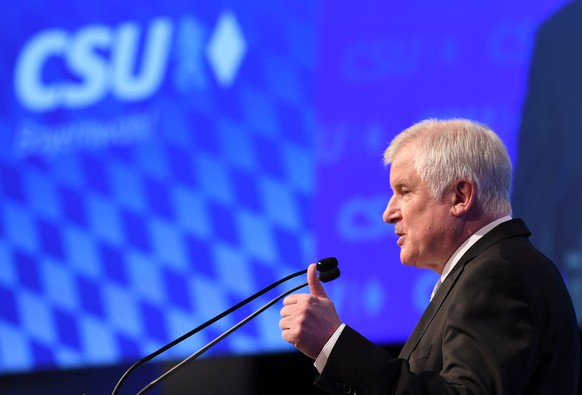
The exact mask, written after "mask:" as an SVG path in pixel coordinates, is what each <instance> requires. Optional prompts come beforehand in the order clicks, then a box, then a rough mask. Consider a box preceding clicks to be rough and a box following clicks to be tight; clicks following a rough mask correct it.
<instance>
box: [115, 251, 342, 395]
mask: <svg viewBox="0 0 582 395" xmlns="http://www.w3.org/2000/svg"><path fill="white" fill-rule="evenodd" d="M317 271H319V280H320V281H321V282H324V283H326V282H329V281H333V280H335V279H336V278H338V277H339V276H340V271H339V268H338V261H337V259H336V258H335V257H328V258H323V259H321V260H319V261H318V262H317ZM305 273H307V269H304V270H300V271H298V272H295V273H293V274H291V275H289V276H287V277H284V278H282V279H281V280H279V281H276V282H274V283H273V284H271V285H269V286H267V287H265V288H263V289H262V290H260V291H259V292H257V293H255V294H254V295H251V296H249V297H248V298H246V299H245V300H243V301H241V302H239V303H237V304H236V305H234V306H232V307H231V308H229V309H227V310H225V311H223V312H222V313H220V314H218V315H216V316H215V317H213V318H211V319H210V320H208V321H206V322H205V323H203V324H201V325H199V326H197V327H196V328H194V329H192V330H191V331H189V332H187V333H185V334H184V335H182V336H180V337H179V338H177V339H175V340H173V341H171V342H170V343H168V344H166V345H165V346H163V347H161V348H159V349H158V350H156V351H154V352H153V353H151V354H149V355H147V356H145V357H144V358H142V359H140V360H139V361H137V362H136V363H135V364H133V365H132V366H131V367H130V368H129V369H127V371H126V372H125V373H124V374H123V376H121V378H120V379H119V381H118V382H117V385H116V386H115V388H114V389H113V392H112V394H111V395H116V394H117V393H118V392H119V389H120V388H121V385H122V384H123V382H124V381H125V380H126V379H127V377H128V376H129V375H130V374H131V373H132V372H133V371H135V370H136V369H137V368H138V367H140V366H141V365H143V364H145V363H146V362H148V361H150V360H151V359H153V358H155V357H157V356H158V355H160V354H162V353H164V352H165V351H167V350H169V349H170V348H172V347H174V346H175V345H177V344H179V343H181V342H182V341H184V340H186V339H188V338H189V337H190V336H192V335H194V334H196V333H198V332H199V331H201V330H202V329H204V328H206V327H208V326H210V325H212V324H213V323H215V322H216V321H218V320H220V319H221V318H224V317H225V316H227V315H229V314H231V313H232V312H234V311H236V310H237V309H239V308H241V307H243V306H245V305H246V304H248V303H250V302H252V301H253V300H255V299H256V298H258V297H259V296H261V295H263V294H265V293H266V292H268V291H270V290H271V289H273V288H275V287H276V286H278V285H280V284H283V283H284V282H286V281H289V280H291V279H293V278H295V277H297V276H300V275H302V274H305ZM307 285H308V283H307V282H306V283H304V284H301V285H299V286H296V287H294V288H293V289H291V290H289V291H287V292H285V293H283V294H281V295H279V296H278V297H276V298H275V299H273V300H271V301H270V302H269V303H267V304H266V305H264V306H263V307H261V308H260V309H259V310H257V311H255V312H254V313H252V314H251V315H249V316H248V317H247V318H245V319H243V320H242V321H240V322H239V323H238V324H236V325H235V326H233V327H232V328H230V329H229V330H228V331H226V332H224V333H223V334H222V335H220V336H219V337H217V338H216V339H214V340H213V341H211V342H210V343H208V344H207V345H206V346H204V347H202V348H201V349H200V350H198V351H197V352H196V353H194V354H192V355H190V356H189V357H188V358H186V359H184V360H183V361H182V362H180V363H178V364H177V365H175V366H174V367H173V368H172V369H170V370H168V371H167V372H166V373H164V374H163V375H161V376H160V377H158V378H157V379H156V380H154V381H152V382H151V383H149V384H148V385H147V386H146V387H144V388H143V389H142V390H141V391H140V392H139V393H138V394H137V395H141V394H143V393H145V392H146V391H148V390H150V389H151V388H153V387H154V386H155V385H156V384H158V383H160V382H161V381H163V380H165V379H166V378H167V377H169V376H170V375H171V374H173V373H174V372H176V371H177V370H178V369H180V368H182V367H183V366H185V365H186V364H187V363H188V362H190V361H192V360H194V359H196V358H198V357H199V356H200V355H202V354H203V353H204V352H206V351H208V350H209V349H210V348H211V347H213V346H214V345H215V344H216V343H218V342H219V341H221V340H222V339H224V338H225V337H226V336H228V335H230V334H231V333H232V332H234V331H235V330H237V329H238V328H240V327H241V326H243V325H244V324H246V323H247V322H248V321H250V320H251V319H253V318H254V317H256V316H257V315H259V314H260V313H262V312H263V311H265V310H266V309H268V308H269V307H271V306H272V305H273V304H275V303H277V302H278V301H279V300H281V299H283V298H284V297H285V296H287V295H289V294H291V293H293V292H295V291H297V290H299V289H301V288H303V287H305V286H307Z"/></svg>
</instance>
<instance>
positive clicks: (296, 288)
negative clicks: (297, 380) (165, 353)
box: [137, 283, 308, 395]
mask: <svg viewBox="0 0 582 395" xmlns="http://www.w3.org/2000/svg"><path fill="white" fill-rule="evenodd" d="M307 285H308V283H304V284H301V285H298V286H296V287H295V288H292V289H290V290H289V291H287V292H285V293H283V294H281V295H279V296H277V297H276V298H275V299H273V300H271V301H270V302H269V303H267V304H265V305H264V306H263V307H261V308H260V309H258V310H257V311H255V312H254V313H252V314H251V315H249V316H248V317H246V318H245V319H243V320H241V321H240V322H239V323H238V324H236V325H235V326H233V327H232V328H230V329H229V330H227V331H226V332H224V333H223V334H221V335H220V336H218V337H217V338H215V339H214V340H212V341H211V342H210V343H208V344H207V345H205V346H204V347H202V348H201V349H200V350H198V351H196V352H195V353H194V354H192V355H190V356H189V357H188V358H186V359H184V360H183V361H182V362H180V363H178V364H177V365H175V366H174V367H172V368H171V369H170V370H168V371H167V372H166V373H164V374H162V375H161V376H160V377H158V378H157V379H155V380H154V381H152V382H151V383H149V384H148V385H146V386H145V387H144V388H142V389H141V391H139V392H138V393H137V395H143V394H144V393H145V392H146V391H149V390H150V389H152V388H153V387H154V386H155V385H157V384H159V383H161V382H162V381H163V380H165V379H167V378H168V377H169V376H170V375H171V374H173V373H175V372H177V371H178V370H179V369H181V368H183V367H184V366H185V365H186V364H187V363H188V362H190V361H192V360H194V359H196V358H198V357H199V356H200V355H202V354H204V353H205V352H206V351H208V350H209V349H210V348H211V347H213V346H214V345H215V344H216V343H218V342H219V341H221V340H222V339H224V338H225V337H227V336H228V335H230V334H231V333H232V332H234V331H235V330H237V329H238V328H240V327H241V326H243V325H244V324H246V323H247V322H249V321H250V320H251V319H253V318H254V317H256V316H257V315H259V314H260V313H262V312H263V311H265V310H266V309H268V308H269V307H271V306H272V305H273V304H275V303H277V302H278V301H279V300H281V299H283V298H284V297H285V296H287V295H289V294H291V293H293V292H295V291H297V290H299V289H301V288H303V287H305V286H307Z"/></svg>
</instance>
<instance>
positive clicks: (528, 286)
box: [279, 119, 580, 395]
mask: <svg viewBox="0 0 582 395" xmlns="http://www.w3.org/2000/svg"><path fill="white" fill-rule="evenodd" d="M384 162H385V164H386V165H390V186H391V188H392V190H393V195H392V198H391V199H390V201H389V202H388V205H387V207H386V210H385V211H384V215H383V219H384V221H385V222H387V223H391V224H394V229H395V232H396V234H397V235H398V241H397V243H398V245H399V246H400V249H401V251H400V260H401V261H402V263H403V264H405V265H408V266H415V267H417V268H428V269H432V270H434V271H436V272H437V273H439V275H440V279H439V281H438V283H437V284H436V285H435V290H434V291H433V297H432V299H431V301H430V303H429V305H428V307H427V308H426V310H425V312H424V313H423V315H422V317H421V318H420V320H419V322H418V323H417V325H416V327H415V329H414V331H413V332H412V334H411V336H410V337H409V339H408V341H407V342H406V343H405V344H404V347H403V349H402V351H401V353H400V355H399V356H398V357H395V356H392V355H390V354H389V353H388V352H386V351H384V350H383V349H382V348H381V347H379V346H377V345H375V344H373V343H372V342H370V341H369V340H367V339H365V338H364V337H363V336H362V335H360V334H359V333H358V332H356V331H355V330H354V329H352V328H351V327H349V326H347V325H346V324H345V323H342V321H341V319H340V317H339V316H338V313H337V312H336V310H335V307H334V305H333V302H332V301H331V300H330V299H329V297H328V296H327V294H326V292H325V290H324V288H323V286H322V284H321V283H320V282H319V280H318V278H317V274H316V270H315V265H313V264H312V265H310V266H309V268H308V272H307V279H308V283H309V290H310V293H309V294H294V295H291V296H288V297H287V298H286V299H285V300H284V303H283V304H284V306H283V308H282V309H281V317H282V318H281V320H280V323H279V325H280V327H281V329H282V336H283V338H284V339H285V340H286V341H288V342H289V343H291V344H293V345H294V346H295V347H297V349H299V350H300V351H301V352H303V353H304V354H306V355H307V356H309V357H311V358H313V359H314V360H315V367H316V368H317V370H318V372H319V375H318V377H317V379H316V381H315V384H316V385H317V386H318V387H319V388H321V389H323V390H325V391H327V392H329V393H331V394H357V395H368V394H510V395H515V394H544V395H547V394H577V393H578V375H579V371H580V345H579V331H578V327H577V322H576V317H575V313H574V309H573V307H572V301H571V299H570V296H569V294H568V292H567V290H566V287H565V284H564V282H563V280H562V277H561V274H560V272H559V271H558V270H557V268H556V266H555V265H554V264H553V263H552V262H551V261H550V260H549V259H548V258H547V257H545V256H544V255H543V254H542V253H540V252H539V251H538V250H537V249H536V248H535V247H534V246H532V244H531V243H530V242H529V240H528V237H529V235H530V232H529V230H528V229H527V227H526V225H525V223H524V222H523V221H522V220H520V219H514V218H512V217H511V205H510V185H511V172H512V170H511V162H510V159H509V155H508V153H507V150H506V148H505V146H504V145H503V142H502V141H501V139H500V138H499V137H498V136H497V135H496V134H495V133H494V132H493V131H491V130H490V129H489V128H487V127H486V126H484V125H482V124H479V123H476V122H473V121H470V120H465V119H451V120H434V119H429V120H425V121H423V122H420V123H417V124H415V125H413V126H411V127H410V128H408V129H406V130H404V131H403V132H401V133H400V134H399V135H397V136H396V137H395V138H394V139H393V140H392V142H391V143H390V145H389V146H388V148H387V149H386V151H385V152H384ZM540 215H543V213H540ZM388 313H389V312H388ZM394 319H398V317H394Z"/></svg>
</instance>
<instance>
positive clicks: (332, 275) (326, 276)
mask: <svg viewBox="0 0 582 395" xmlns="http://www.w3.org/2000/svg"><path fill="white" fill-rule="evenodd" d="M339 276H340V271H339V268H337V267H334V268H333V269H331V270H327V271H325V272H321V273H319V281H321V282H322V283H327V282H329V281H332V280H335V279H336V278H338V277H339Z"/></svg>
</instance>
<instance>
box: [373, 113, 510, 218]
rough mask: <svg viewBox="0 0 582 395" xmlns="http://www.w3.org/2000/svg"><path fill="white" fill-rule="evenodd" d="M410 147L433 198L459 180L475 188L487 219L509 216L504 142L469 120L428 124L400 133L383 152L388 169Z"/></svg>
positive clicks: (431, 122) (508, 170)
mask: <svg viewBox="0 0 582 395" xmlns="http://www.w3.org/2000/svg"><path fill="white" fill-rule="evenodd" d="M404 146H407V148H408V149H413V150H414V152H415V154H414V158H415V159H414V167H415V169H416V171H417V173H418V175H419V176H420V177H421V178H422V180H423V181H425V182H426V183H427V184H428V186H429V188H430V190H431V193H432V195H433V197H434V198H435V199H438V198H440V197H442V194H443V193H444V191H445V189H446V188H447V186H449V185H450V184H451V183H453V182H455V181H459V180H467V181H472V182H474V183H475V184H476V185H477V193H476V199H475V202H476V204H477V206H478V207H479V208H480V210H481V211H482V212H483V214H486V215H494V216H503V215H509V214H511V203H510V187H511V172H512V169H511V159H510V158H509V154H508V153H507V149H506V147H505V145H504V144H503V141H502V140H501V139H500V138H499V136H498V135H497V134H495V133H494V132H493V131H492V130H491V129H489V128H488V127H487V126H485V125H483V124H480V123H478V122H474V121H470V120H467V119H449V120H439V119H427V120H424V121H422V122H419V123H416V124H414V125H412V126H411V127H409V128H408V129H406V130H404V131H402V132H401V133H400V134H398V135H397V136H396V137H395V138H394V139H393V140H392V142H391V143H390V145H389V146H388V148H386V150H385V151H384V164H385V165H389V164H390V163H392V160H393V158H394V155H396V153H397V152H398V151H399V150H400V149H401V148H403V147H404Z"/></svg>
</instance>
